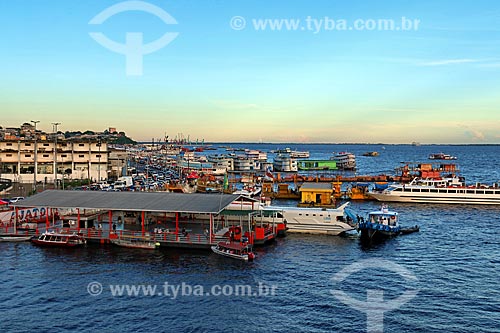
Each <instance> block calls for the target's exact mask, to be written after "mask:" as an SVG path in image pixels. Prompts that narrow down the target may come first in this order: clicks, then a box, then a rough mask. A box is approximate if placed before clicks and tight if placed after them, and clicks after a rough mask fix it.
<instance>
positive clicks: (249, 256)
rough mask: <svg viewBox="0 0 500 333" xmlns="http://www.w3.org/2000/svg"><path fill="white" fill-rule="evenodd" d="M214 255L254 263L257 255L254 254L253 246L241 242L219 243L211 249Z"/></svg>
mask: <svg viewBox="0 0 500 333" xmlns="http://www.w3.org/2000/svg"><path fill="white" fill-rule="evenodd" d="M211 249H212V251H213V252H214V253H217V254H219V255H221V256H225V257H229V258H233V259H238V260H244V261H253V260H254V259H255V254H254V253H253V252H252V246H251V245H250V244H248V243H241V242H231V241H227V242H219V243H217V245H215V246H212V247H211Z"/></svg>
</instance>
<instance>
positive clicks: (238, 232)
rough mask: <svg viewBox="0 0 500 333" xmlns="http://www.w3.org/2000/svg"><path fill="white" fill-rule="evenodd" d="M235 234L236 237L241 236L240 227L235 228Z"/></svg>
mask: <svg viewBox="0 0 500 333" xmlns="http://www.w3.org/2000/svg"><path fill="white" fill-rule="evenodd" d="M234 234H235V235H239V234H241V228H240V227H236V228H234Z"/></svg>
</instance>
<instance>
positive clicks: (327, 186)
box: [299, 182, 333, 191]
mask: <svg viewBox="0 0 500 333" xmlns="http://www.w3.org/2000/svg"><path fill="white" fill-rule="evenodd" d="M331 189H333V186H332V184H331V183H312V182H311V183H304V184H302V186H301V187H300V189H299V191H302V190H331Z"/></svg>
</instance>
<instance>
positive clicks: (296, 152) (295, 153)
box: [271, 148, 311, 158]
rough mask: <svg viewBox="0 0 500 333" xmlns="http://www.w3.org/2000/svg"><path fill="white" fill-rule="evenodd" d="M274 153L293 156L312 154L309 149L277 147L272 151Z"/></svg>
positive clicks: (306, 156)
mask: <svg viewBox="0 0 500 333" xmlns="http://www.w3.org/2000/svg"><path fill="white" fill-rule="evenodd" d="M271 152H272V153H274V154H278V155H279V154H282V155H288V156H290V157H291V158H309V156H311V154H310V153H309V152H308V151H300V150H291V149H290V148H285V149H276V150H273V151H271Z"/></svg>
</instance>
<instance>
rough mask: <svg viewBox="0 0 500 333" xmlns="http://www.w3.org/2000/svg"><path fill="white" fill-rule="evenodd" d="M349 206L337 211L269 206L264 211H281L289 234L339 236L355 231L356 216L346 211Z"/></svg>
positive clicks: (343, 206)
mask: <svg viewBox="0 0 500 333" xmlns="http://www.w3.org/2000/svg"><path fill="white" fill-rule="evenodd" d="M348 205H349V203H348V202H347V203H345V204H343V205H341V206H340V207H338V208H335V209H326V208H299V207H277V206H269V207H264V211H266V210H269V211H279V212H280V213H281V215H280V216H282V217H283V219H284V221H285V222H286V227H287V232H292V233H294V232H295V233H309V234H323V235H334V236H337V235H340V234H342V233H344V232H346V231H351V230H354V229H355V223H354V222H355V221H354V218H355V216H353V214H352V213H350V212H349V211H348V210H346V207H347V206H348Z"/></svg>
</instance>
